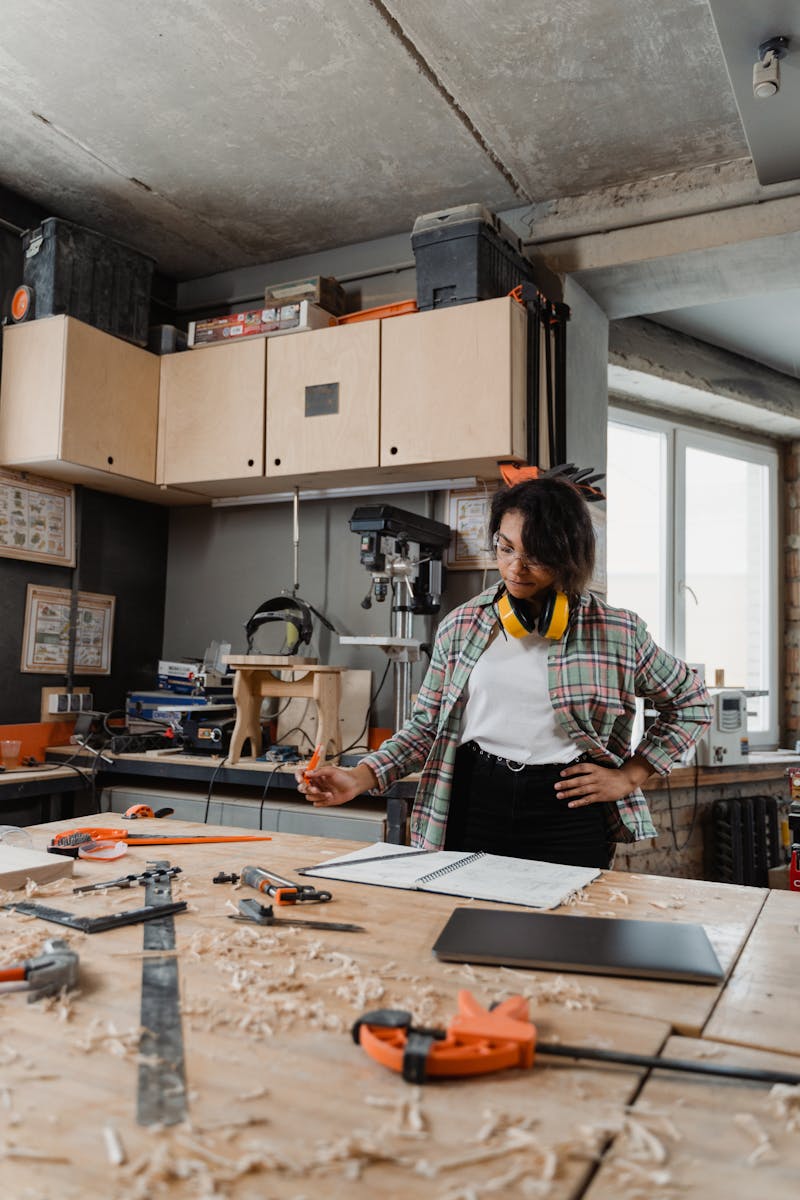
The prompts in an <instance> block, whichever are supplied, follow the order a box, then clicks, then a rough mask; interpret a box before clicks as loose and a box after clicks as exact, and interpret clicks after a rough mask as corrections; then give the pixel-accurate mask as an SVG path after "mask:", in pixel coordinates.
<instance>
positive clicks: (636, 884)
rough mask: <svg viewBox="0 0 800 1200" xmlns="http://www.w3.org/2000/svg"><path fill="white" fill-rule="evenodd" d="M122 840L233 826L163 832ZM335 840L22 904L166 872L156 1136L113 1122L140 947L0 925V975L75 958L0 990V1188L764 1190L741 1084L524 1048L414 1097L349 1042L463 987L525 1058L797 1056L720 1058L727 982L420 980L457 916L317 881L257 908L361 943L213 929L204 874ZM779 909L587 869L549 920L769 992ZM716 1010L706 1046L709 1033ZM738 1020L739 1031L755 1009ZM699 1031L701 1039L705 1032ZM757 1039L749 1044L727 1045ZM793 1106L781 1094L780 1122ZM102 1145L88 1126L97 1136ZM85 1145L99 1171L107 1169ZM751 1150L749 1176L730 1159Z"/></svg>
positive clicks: (732, 891)
mask: <svg viewBox="0 0 800 1200" xmlns="http://www.w3.org/2000/svg"><path fill="white" fill-rule="evenodd" d="M97 823H98V818H97V817H94V818H81V819H79V820H77V821H71V822H59V823H55V824H51V825H42V826H37V827H34V828H33V829H32V830H31V831H30V832H31V833H32V835H33V838H34V842H35V844H38V845H39V846H40V847H42V848H43V847H44V846H45V845H46V843H47V841H48V840H49V838H50V837H51V836H52V834H53V832H54V831H55V830H58V829H63V828H66V827H71V826H74V825H84V826H89V825H92V824H97ZM100 823H104V822H102V821H101V822H100ZM131 828H132V829H135V831H136V832H137V833H138V832H153V833H159V834H168V833H172V832H178V833H182V834H186V833H196V834H199V835H207V834H213V833H220V834H224V835H230V834H231V833H232V832H235V831H232V830H231V829H230V827H227V826H226V827H224V828H216V827H214V826H210V825H199V824H198V825H190V824H187V823H186V822H178V821H175V820H174V819H169V818H168V819H163V820H158V821H149V820H148V821H138V822H135V823H132V825H131ZM243 832H247V831H243ZM250 832H251V831H250ZM356 846H357V843H347V842H342V841H339V840H337V841H335V842H334V841H331V840H329V839H323V838H312V837H299V836H292V835H288V834H280V833H277V834H275V835H274V838H273V840H271V841H269V842H264V843H249V844H248V843H228V844H223V845H217V844H211V845H176V846H169V847H158V848H155V849H153V848H149V849H147V848H144V847H139V848H131V849H129V851H128V853H127V854H126V855H125V857H123V858H121V859H119V860H117V861H115V862H109V863H101V862H87V861H83V860H78V861H77V862H76V866H75V876H74V878H73V879H71V880H61V881H58V882H57V883H55V884H51V885H49V886H48V888H47V889H46V890H44V892H43V894H37V895H34V896H33V897H32V899H33V900H34V901H36V900H38V901H39V902H41V903H46V904H49V905H51V906H53V907H59V908H69V909H73V910H75V911H79V912H81V913H82V914H87V915H92V916H94V915H100V914H103V913H109V912H111V913H113V912H118V911H120V910H122V909H129V908H133V907H137V906H138V905H140V904H142V903H143V891H142V889H141V888H139V887H134V888H133V889H132V890H112V891H107V892H95V893H90V894H89V895H88V896H84V897H75V896H73V895H72V894H71V888H72V887H73V886H77V885H79V884H83V883H86V882H94V881H98V880H102V879H112V878H114V877H117V876H119V875H124V874H128V873H135V872H139V871H141V870H143V869H145V866H146V863H147V862H148V861H153V860H154V859H159V860H162V861H164V860H167V861H169V862H171V863H172V864H174V865H179V866H180V867H181V869H182V874H181V875H179V876H177V877H176V878H175V879H174V880H173V887H172V892H173V897H174V898H175V899H178V900H185V901H187V902H188V910H187V911H186V912H183V913H179V914H178V915H176V916H175V918H174V924H175V933H176V949H175V952H174V955H172V956H171V957H172V958H174V959H175V960H176V961H177V964H178V973H179V980H180V1007H181V1012H182V1032H183V1043H184V1050H185V1068H186V1089H187V1092H186V1095H187V1107H188V1119H187V1120H186V1121H184V1122H182V1123H180V1124H174V1125H160V1126H143V1125H140V1124H138V1123H137V1120H136V1113H137V1076H138V1070H139V1063H138V1057H139V1039H140V1035H141V1026H140V992H141V978H142V971H143V962H145V961H147V960H148V958H149V957H150V956H152V954H153V952H148V953H147V954H145V953H144V952H143V949H142V947H143V929H145V928H146V926H142V925H133V926H128V927H124V928H120V929H116V930H112V931H109V932H105V933H98V934H93V935H91V936H89V935H86V934H83V933H80V932H77V931H75V930H72V929H69V928H63V927H61V926H58V925H54V924H49V923H45V922H43V921H40V920H37V919H35V918H31V917H25V916H22V915H21V914H18V913H12V912H4V913H2V914H0V920H2V926H0V928H2V933H3V936H2V945H3V957H4V958H5V960H6V961H10V960H14V959H18V958H21V957H28V956H30V955H32V954H35V953H37V952H38V951H39V950H40V949H41V947H42V945H43V943H44V941H45V939H47V938H52V937H63V938H65V940H66V941H68V942H69V944H70V946H71V947H73V948H74V949H76V950H77V951H78V953H79V955H80V991H79V993H77V994H74V995H72V996H68V997H66V998H53V999H47V1000H40V1001H38V1002H36V1003H34V1004H26V1003H25V999H24V996H22V995H21V994H18V993H12V994H9V995H3V996H0V1019H2V1023H3V1028H4V1032H3V1037H2V1040H1V1041H0V1062H1V1063H2V1067H3V1087H2V1089H0V1099H2V1100H3V1104H4V1129H3V1134H2V1145H1V1146H0V1153H2V1155H3V1156H4V1157H3V1164H2V1168H3V1182H4V1188H3V1192H4V1194H5V1195H8V1196H9V1197H11V1196H13V1197H23V1196H30V1197H37V1198H38V1197H45V1196H46V1197H50V1196H55V1195H58V1196H59V1200H78V1198H79V1197H80V1198H81V1200H95V1198H96V1200H101V1198H102V1200H134V1198H136V1200H139V1198H143V1197H145V1196H147V1197H152V1198H153V1200H159V1198H160V1197H166V1198H168V1200H197V1197H199V1196H201V1195H208V1196H210V1195H212V1194H213V1195H215V1196H219V1197H229V1198H230V1200H266V1198H269V1200H273V1198H274V1200H278V1198H281V1200H283V1198H284V1197H285V1198H286V1200H294V1198H297V1200H299V1198H300V1197H311V1196H320V1197H325V1198H326V1200H329V1198H331V1200H338V1198H341V1200H345V1198H346V1200H367V1198H368V1197H369V1198H370V1200H373V1198H378V1200H397V1198H398V1197H403V1198H404V1200H405V1198H407V1197H414V1198H416V1197H420V1200H422V1198H425V1200H427V1198H428V1197H432V1198H435V1200H445V1198H450V1200H459V1198H461V1200H463V1198H466V1197H476V1198H478V1200H482V1198H483V1197H484V1196H489V1195H500V1196H502V1197H503V1200H523V1198H524V1197H525V1198H529V1197H531V1196H546V1197H548V1200H572V1198H577V1197H583V1196H586V1197H588V1198H589V1200H622V1198H626V1197H629V1196H631V1197H632V1196H635V1195H638V1196H647V1197H650V1196H663V1197H664V1198H665V1200H666V1198H667V1197H672V1196H680V1197H681V1200H683V1198H684V1197H697V1198H700V1197H702V1198H703V1200H705V1198H706V1197H707V1195H708V1194H709V1191H710V1190H711V1191H714V1190H715V1189H717V1182H718V1178H719V1180H721V1181H724V1184H723V1183H721V1186H723V1185H724V1190H725V1195H726V1200H731V1198H733V1200H752V1198H753V1197H754V1196H757V1195H758V1196H760V1195H771V1194H780V1191H781V1189H782V1188H783V1189H785V1188H786V1187H788V1185H789V1180H790V1179H793V1178H795V1177H796V1172H797V1171H798V1170H800V1143H798V1139H797V1137H796V1136H793V1135H792V1134H791V1133H790V1131H789V1128H788V1122H787V1118H786V1117H785V1116H783V1117H782V1116H780V1115H774V1114H773V1108H774V1109H775V1113H777V1108H776V1107H775V1106H776V1105H777V1103H778V1102H777V1100H776V1099H775V1096H774V1095H773V1098H772V1099H771V1100H770V1098H769V1096H770V1089H769V1087H768V1086H766V1085H765V1086H761V1085H756V1084H753V1083H745V1082H743V1081H737V1080H724V1081H719V1082H718V1081H716V1080H714V1081H709V1080H708V1079H705V1078H701V1077H695V1076H691V1075H689V1076H687V1075H676V1074H674V1073H670V1072H668V1071H655V1072H650V1073H649V1075H648V1074H647V1073H646V1072H645V1071H643V1070H642V1069H641V1068H636V1069H634V1068H631V1067H622V1066H617V1065H613V1066H612V1065H608V1066H606V1065H602V1066H601V1065H598V1064H590V1063H588V1062H584V1063H578V1062H573V1061H572V1060H567V1059H554V1058H545V1057H544V1056H542V1057H540V1058H538V1059H537V1060H536V1062H535V1064H534V1067H533V1069H532V1070H531V1071H523V1070H519V1069H513V1070H507V1071H504V1072H501V1073H499V1074H496V1075H490V1076H483V1077H473V1078H466V1079H461V1080H449V1081H437V1082H432V1083H429V1084H427V1085H425V1086H424V1087H414V1086H411V1085H408V1084H406V1083H404V1082H403V1081H402V1079H401V1078H400V1077H399V1076H396V1075H394V1074H393V1073H391V1072H389V1071H387V1070H386V1069H385V1068H383V1067H381V1066H379V1065H378V1064H376V1063H375V1062H373V1061H372V1060H371V1059H369V1058H368V1057H367V1056H366V1055H365V1054H364V1052H363V1051H362V1050H361V1049H360V1048H359V1047H357V1046H356V1045H355V1044H354V1043H353V1041H352V1039H351V1036H350V1032H349V1030H350V1027H351V1024H352V1022H353V1021H354V1020H355V1019H356V1018H357V1017H359V1016H361V1015H362V1014H363V1013H364V1012H365V1011H367V1010H370V1009H375V1008H379V1007H392V1008H402V1009H407V1010H409V1011H410V1012H411V1013H412V1014H413V1015H414V1017H415V1019H416V1021H417V1022H418V1023H420V1024H424V1025H426V1026H446V1025H447V1024H448V1022H449V1020H450V1018H451V1017H452V1016H453V1015H454V1014H455V1012H456V1007H457V993H458V991H459V989H461V988H468V989H470V990H471V991H472V992H473V993H474V995H475V996H476V998H477V999H478V1000H479V1001H480V1002H481V1003H482V1004H484V1005H489V1004H491V1003H492V1002H494V1001H497V1000H501V999H504V998H506V997H507V996H509V995H513V994H515V993H521V994H523V995H525V996H526V997H528V998H529V999H530V1001H531V1007H532V1017H533V1019H534V1021H535V1022H536V1025H537V1028H538V1032H539V1036H540V1037H541V1039H542V1040H551V1041H552V1040H560V1041H562V1042H569V1043H577V1044H584V1045H592V1046H600V1047H604V1048H617V1049H624V1050H628V1051H633V1052H638V1053H643V1054H659V1053H668V1054H670V1055H672V1056H674V1057H693V1056H698V1057H703V1056H718V1057H715V1058H714V1061H720V1062H723V1061H727V1062H731V1063H741V1064H743V1065H746V1066H765V1065H772V1066H776V1065H777V1066H780V1067H781V1068H782V1069H784V1070H789V1071H795V1072H798V1073H800V1055H798V1056H796V1057H792V1056H791V1055H787V1054H780V1055H777V1054H775V1053H768V1052H767V1051H765V1050H755V1049H752V1048H744V1047H740V1046H738V1045H734V1044H732V1041H733V1034H734V1033H735V1029H734V1022H735V1019H736V1007H737V992H736V989H735V988H734V989H733V990H731V985H730V984H727V985H720V986H711V985H700V984H675V983H667V982H659V981H650V980H633V979H622V978H616V979H614V978H608V977H601V976H592V975H588V974H583V975H578V974H574V975H557V974H555V973H552V972H547V971H540V970H537V971H526V970H516V969H515V970H507V969H502V968H494V967H487V966H470V965H467V964H465V965H457V964H447V963H440V962H438V961H437V960H435V959H434V958H433V956H432V954H431V946H432V945H433V943H434V941H435V939H436V937H437V935H438V933H439V931H440V930H441V928H442V927H443V925H444V924H445V922H446V920H447V918H448V916H449V914H450V913H451V912H452V910H453V908H454V907H456V906H457V905H459V904H464V903H465V901H463V900H457V899H454V898H453V897H448V896H444V895H438V894H432V893H427V892H425V893H422V892H407V891H397V890H394V889H388V888H376V887H369V886H366V885H359V884H354V883H345V882H338V881H337V882H336V883H335V884H330V885H329V886H330V887H331V889H332V890H333V893H334V898H333V901H332V902H331V903H330V904H327V905H318V906H313V907H312V906H310V905H306V906H295V907H293V908H290V909H278V910H276V912H277V914H278V915H284V914H288V915H290V916H294V917H296V918H297V919H301V918H304V917H315V918H318V919H326V920H331V921H337V922H340V921H344V922H356V923H358V924H361V925H363V926H364V927H365V932H362V933H346V932H331V931H329V930H325V931H320V930H317V931H311V930H304V929H300V928H295V927H289V926H287V927H285V928H276V927H267V928H264V927H260V926H255V925H249V924H243V923H234V922H233V921H229V920H228V919H227V917H228V915H229V914H231V913H232V912H233V911H234V909H235V904H236V902H238V900H240V899H243V898H249V897H253V896H255V895H256V893H254V892H253V891H252V890H250V889H243V888H240V887H236V886H234V885H233V884H230V883H227V884H213V883H212V879H213V877H214V876H215V875H216V874H217V873H218V872H220V871H224V872H240V871H241V869H242V867H243V866H244V865H246V864H247V863H255V864H260V865H262V866H264V867H268V868H271V869H273V870H276V871H279V872H281V873H282V874H286V875H293V874H294V871H295V870H296V869H297V868H298V867H300V866H303V865H309V864H311V863H315V862H320V861H323V860H325V859H326V858H330V857H334V856H336V855H338V854H340V853H343V852H345V851H346V850H348V849H355V848H356ZM20 896H21V894H20V893H15V894H14V895H13V897H10V896H9V894H6V896H5V898H6V899H9V898H16V899H19V898H20ZM262 898H263V897H262ZM781 899H782V902H781V904H780V905H779V906H778V907H779V909H780V911H777V909H776V917H777V918H780V920H779V922H778V927H775V925H774V922H773V920H772V914H771V913H770V909H771V907H772V905H771V901H772V900H773V897H772V896H770V895H769V894H768V893H767V892H766V891H762V890H759V889H754V888H742V887H731V886H725V885H720V884H713V883H706V882H700V881H695V880H675V879H663V878H657V877H646V876H631V875H629V874H623V873H619V872H605V873H603V874H602V876H601V877H600V878H599V879H598V880H597V881H595V882H594V883H592V884H591V885H590V886H589V887H587V888H586V889H585V890H584V892H583V893H582V894H580V895H579V896H578V897H577V898H576V901H575V902H573V903H571V904H569V905H565V906H564V907H563V909H562V910H561V911H564V912H567V913H572V914H577V915H589V916H591V915H596V916H599V915H603V916H607V915H609V914H613V915H615V916H616V917H618V918H623V917H636V918H641V919H645V920H662V921H664V920H665V921H701V922H702V923H703V924H704V925H705V927H706V929H707V932H708V934H709V937H710V939H711V941H712V942H713V944H714V946H715V949H716V951H717V954H718V956H719V959H720V962H721V963H722V965H723V967H724V968H725V969H726V971H729V970H731V969H732V968H733V969H734V976H733V978H734V980H735V978H736V971H737V970H738V965H737V964H744V963H747V962H748V961H749V962H752V963H753V964H757V965H758V968H759V969H760V970H765V971H769V970H772V971H775V970H777V969H778V967H780V968H782V969H787V960H788V973H787V975H786V985H787V988H789V987H791V986H792V985H794V987H795V988H796V980H795V978H794V977H795V976H796V975H797V974H798V967H797V955H796V953H795V952H794V951H791V952H789V953H787V946H786V942H785V940H784V939H783V937H782V936H780V934H781V933H783V932H785V930H784V929H783V922H784V921H785V920H788V919H791V917H790V910H789V909H788V901H789V900H793V901H794V902H795V903H796V904H797V905H800V897H794V896H787V897H782V898H781ZM784 904H785V905H786V906H787V908H786V911H784ZM481 907H504V906H498V905H491V904H486V903H484V902H482V903H481ZM797 920H798V921H800V908H798V909H797ZM776 935H777V936H776ZM787 995H788V992H787ZM723 1012H724V1013H725V1014H726V1019H725V1028H724V1029H722V1028H721V1027H718V1022H717V1020H716V1013H723ZM789 1015H790V1014H789V1011H787V1012H785V1013H784V1014H783V1017H784V1019H783V1020H781V1021H776V1020H775V1015H774V1014H773V1013H768V1014H766V1015H765V1016H764V1018H763V1025H764V1026H767V1025H769V1026H771V1029H770V1030H768V1031H764V1032H763V1038H764V1044H766V1043H767V1041H769V1044H770V1048H771V1049H772V1050H775V1049H781V1048H784V1047H781V1046H778V1045H776V1044H775V1043H776V1042H778V1041H779V1040H780V1035H781V1031H785V1028H786V1026H787V1024H789V1023H790V1022H789ZM747 1019H748V1022H749V1023H750V1025H751V1026H754V1025H755V1024H757V1022H758V1017H757V1014H756V1013H755V1012H754V1011H752V1012H749V1013H748V1014H747ZM709 1031H712V1032H714V1031H715V1032H714V1036H715V1037H717V1038H719V1039H720V1040H718V1041H711V1040H709V1038H708V1036H707V1035H708V1033H709ZM757 1036H758V1034H757V1033H756V1032H753V1030H752V1029H751V1031H750V1032H749V1033H748V1042H749V1044H750V1046H751V1047H752V1045H754V1044H755V1040H756V1038H757ZM792 1049H794V1050H796V1043H795V1044H794V1045H793V1046H792ZM797 1098H798V1093H796V1092H795V1096H794V1103H795V1104H796V1103H797ZM770 1105H772V1106H773V1108H771V1107H770ZM631 1106H633V1108H631ZM793 1115H794V1118H795V1120H796V1119H797V1110H796V1109H794V1110H793ZM106 1128H109V1129H110V1131H111V1132H110V1133H107V1134H104V1130H105V1129H106ZM759 1129H763V1130H765V1131H766V1134H768V1136H769V1138H770V1148H768V1150H765V1149H764V1148H763V1145H762V1148H761V1150H758V1146H759V1144H760V1143H759V1140H758V1130H759ZM642 1130H645V1133H644V1134H643V1133H642ZM105 1137H107V1138H109V1139H110V1144H111V1145H113V1146H114V1148H115V1149H116V1151H117V1152H118V1154H120V1153H121V1155H122V1156H123V1157H124V1160H125V1161H124V1162H122V1163H119V1164H117V1165H113V1164H112V1163H111V1162H110V1160H109V1155H108V1153H107V1150H106V1142H105V1141H104V1138H105ZM754 1150H758V1155H759V1158H760V1162H759V1165H758V1166H752V1165H749V1164H748V1158H749V1156H750V1155H751V1152H753V1151H754ZM598 1161H599V1170H597V1164H598ZM717 1170H719V1172H720V1175H719V1177H718V1176H717V1174H716V1172H717ZM672 1183H674V1185H675V1189H673V1188H672ZM719 1190H721V1187H720V1189H719Z"/></svg>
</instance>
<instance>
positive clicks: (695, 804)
mask: <svg viewBox="0 0 800 1200" xmlns="http://www.w3.org/2000/svg"><path fill="white" fill-rule="evenodd" d="M664 782H665V784H666V787H667V804H668V805H669V823H670V831H671V833H672V844H673V845H674V847H675V849H676V851H677V852H678V854H682V853H683V851H684V850H685V849H686V847H687V846H688V845H689V842H690V841H691V840H692V834H693V833H694V827H695V822H696V821H697V813H698V809H699V804H700V790H699V789H700V764H699V763H698V761H697V758H695V760H694V787H693V791H694V802H693V805H692V819H691V820H690V822H689V832H688V833H687V834H686V837H685V838H684V841H683V845H682V846H679V845H678V837H677V834H676V832H675V812H674V810H673V807H672V788H671V787H670V782H669V776H668V775H667V776H665V777H664Z"/></svg>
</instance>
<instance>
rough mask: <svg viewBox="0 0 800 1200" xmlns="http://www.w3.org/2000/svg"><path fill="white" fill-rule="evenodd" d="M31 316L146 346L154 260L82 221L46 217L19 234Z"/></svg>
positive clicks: (24, 279) (24, 281)
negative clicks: (60, 319) (67, 321)
mask: <svg viewBox="0 0 800 1200" xmlns="http://www.w3.org/2000/svg"><path fill="white" fill-rule="evenodd" d="M22 250H23V283H24V284H25V286H26V287H29V288H30V289H31V290H32V292H33V304H32V312H31V314H30V315H31V316H33V317H50V316H55V315H56V314H58V313H66V314H67V316H70V317H76V318H77V320H79V321H84V322H85V323H86V324H87V325H93V326H94V327H95V328H96V329H103V330H105V332H106V333H113V334H115V335H116V336H117V337H121V338H125V340H126V341H129V342H135V343H136V345H139V346H144V345H146V344H147V329H148V324H149V313H150V289H151V283H152V277H153V265H154V264H153V260H152V259H151V258H148V257H147V255H145V254H140V253H139V252H138V251H137V250H132V249H131V248H130V247H129V246H126V245H124V244H123V243H122V242H117V241H114V240H113V239H112V238H108V237H104V236H103V235H102V234H100V233H95V232H94V231H93V230H91V229H84V228H83V227H82V226H81V225H73V224H72V223H71V222H69V221H62V220H60V219H59V218H58V217H48V218H47V220H45V221H42V223H41V225H39V226H38V227H37V228H36V229H29V230H28V231H27V232H26V233H25V234H23V238H22Z"/></svg>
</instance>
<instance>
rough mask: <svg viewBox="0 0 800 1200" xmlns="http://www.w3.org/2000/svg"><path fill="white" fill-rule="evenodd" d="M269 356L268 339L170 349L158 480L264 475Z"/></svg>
mask: <svg viewBox="0 0 800 1200" xmlns="http://www.w3.org/2000/svg"><path fill="white" fill-rule="evenodd" d="M296 336H298V337H300V336H305V337H310V336H312V335H310V334H306V335H299V334H298V335H296ZM266 360H267V341H266V339H265V338H252V339H251V340H250V341H244V342H231V343H227V342H226V343H222V344H221V345H219V346H204V347H202V348H200V349H196V350H186V351H184V352H182V353H180V354H167V355H164V357H163V358H162V359H161V413H160V420H159V449H158V464H159V465H158V482H159V483H164V484H185V485H187V486H191V485H193V484H197V485H202V484H204V483H209V482H213V481H214V480H226V481H230V482H231V487H232V489H233V488H234V487H235V480H237V479H245V480H246V479H252V478H254V477H258V476H262V475H263V474H264V389H265V379H266Z"/></svg>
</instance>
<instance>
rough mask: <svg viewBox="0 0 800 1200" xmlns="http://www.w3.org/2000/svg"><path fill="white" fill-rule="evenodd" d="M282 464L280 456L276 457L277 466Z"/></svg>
mask: <svg viewBox="0 0 800 1200" xmlns="http://www.w3.org/2000/svg"><path fill="white" fill-rule="evenodd" d="M280 465H281V460H280V459H279V458H276V459H275V466H276V467H279V466H280Z"/></svg>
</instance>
